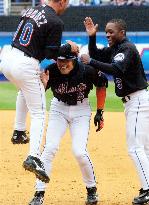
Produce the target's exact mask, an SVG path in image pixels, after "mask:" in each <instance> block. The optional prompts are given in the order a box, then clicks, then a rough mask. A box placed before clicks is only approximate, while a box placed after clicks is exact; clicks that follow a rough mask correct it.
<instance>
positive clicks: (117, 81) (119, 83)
mask: <svg viewBox="0 0 149 205" xmlns="http://www.w3.org/2000/svg"><path fill="white" fill-rule="evenodd" d="M115 84H116V87H117V88H118V89H119V90H121V89H122V88H123V85H122V79H121V78H115Z"/></svg>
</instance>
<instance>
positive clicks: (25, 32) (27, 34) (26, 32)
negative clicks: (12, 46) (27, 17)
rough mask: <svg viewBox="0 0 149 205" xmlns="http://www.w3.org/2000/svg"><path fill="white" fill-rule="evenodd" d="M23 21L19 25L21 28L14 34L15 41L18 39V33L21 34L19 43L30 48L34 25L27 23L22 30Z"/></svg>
mask: <svg viewBox="0 0 149 205" xmlns="http://www.w3.org/2000/svg"><path fill="white" fill-rule="evenodd" d="M22 24H23V20H22V21H21V22H20V23H19V26H18V28H17V30H16V32H15V34H14V38H13V41H14V40H15V39H16V37H17V34H18V32H21V34H20V37H19V42H20V44H21V45H22V46H28V45H29V44H30V40H31V37H32V33H33V24H31V23H26V24H25V25H24V26H23V28H22Z"/></svg>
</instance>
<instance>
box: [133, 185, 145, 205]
mask: <svg viewBox="0 0 149 205" xmlns="http://www.w3.org/2000/svg"><path fill="white" fill-rule="evenodd" d="M132 204H133V205H147V204H148V205H149V190H143V189H140V193H139V196H138V197H135V198H134V200H133V202H132Z"/></svg>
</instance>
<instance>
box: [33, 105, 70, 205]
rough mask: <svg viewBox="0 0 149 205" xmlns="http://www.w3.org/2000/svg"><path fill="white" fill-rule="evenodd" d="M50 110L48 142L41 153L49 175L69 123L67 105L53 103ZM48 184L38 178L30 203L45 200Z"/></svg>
mask: <svg viewBox="0 0 149 205" xmlns="http://www.w3.org/2000/svg"><path fill="white" fill-rule="evenodd" d="M58 104H61V102H58ZM50 110H51V111H50V115H49V121H48V127H47V133H46V144H45V146H44V150H43V152H42V155H41V160H42V161H43V162H44V167H45V170H46V173H47V175H50V173H51V169H52V161H53V159H54V157H55V154H56V152H57V151H58V148H59V143H60V140H61V138H62V137H63V135H64V133H65V131H66V128H67V124H68V123H67V120H66V119H65V118H64V115H63V114H62V112H63V111H64V110H65V107H62V106H60V107H59V106H58V105H55V104H53V103H51V108H50ZM46 186H47V184H46V183H44V182H42V181H40V180H38V179H37V180H36V186H35V189H36V192H35V195H34V197H33V199H32V200H31V202H30V203H29V205H32V204H36V203H37V202H38V201H40V200H42V201H43V200H44V193H45V189H46ZM35 202H36V203H35ZM41 204H42V203H41Z"/></svg>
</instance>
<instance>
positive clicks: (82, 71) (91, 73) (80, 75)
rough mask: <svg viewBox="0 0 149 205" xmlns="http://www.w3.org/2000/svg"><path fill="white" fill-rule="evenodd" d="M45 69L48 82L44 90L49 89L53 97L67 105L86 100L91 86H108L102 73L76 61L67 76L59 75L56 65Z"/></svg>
mask: <svg viewBox="0 0 149 205" xmlns="http://www.w3.org/2000/svg"><path fill="white" fill-rule="evenodd" d="M47 69H48V70H49V81H48V83H47V88H46V89H48V88H51V90H52V92H53V95H54V97H56V98H57V99H58V100H59V101H62V102H64V103H66V104H68V105H76V104H77V102H78V101H81V102H82V101H83V99H84V98H88V94H89V92H90V90H91V89H92V88H93V85H95V86H96V87H103V86H105V87H107V85H108V80H107V78H106V76H105V75H104V74H103V73H102V72H99V71H97V70H96V69H94V68H92V67H91V66H88V65H84V64H82V63H81V62H78V61H76V62H75V67H74V69H73V70H72V71H71V72H70V73H69V74H68V75H63V74H61V73H60V71H59V69H58V68H57V64H56V63H54V64H51V65H50V66H48V67H47Z"/></svg>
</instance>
